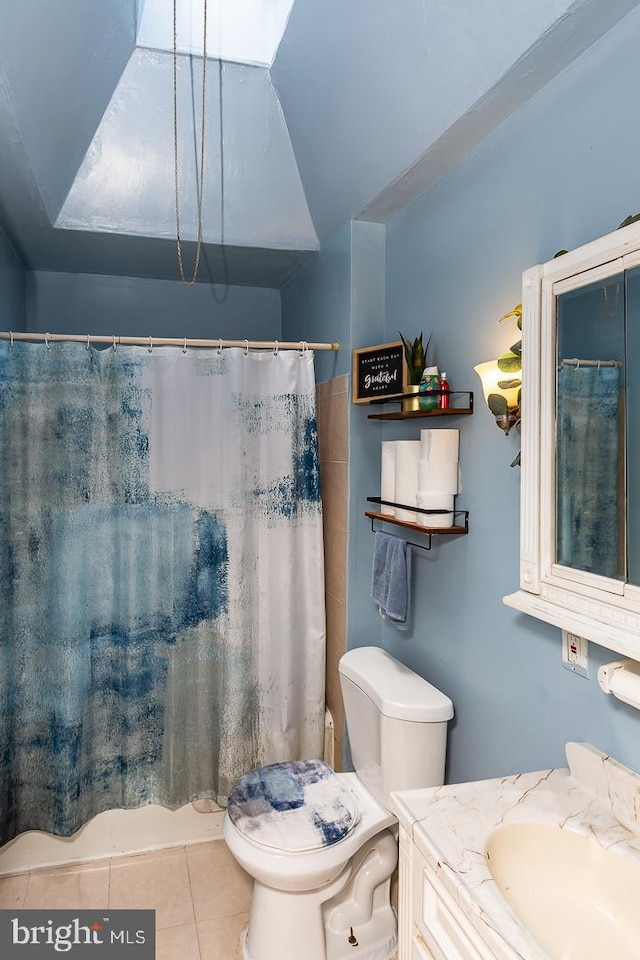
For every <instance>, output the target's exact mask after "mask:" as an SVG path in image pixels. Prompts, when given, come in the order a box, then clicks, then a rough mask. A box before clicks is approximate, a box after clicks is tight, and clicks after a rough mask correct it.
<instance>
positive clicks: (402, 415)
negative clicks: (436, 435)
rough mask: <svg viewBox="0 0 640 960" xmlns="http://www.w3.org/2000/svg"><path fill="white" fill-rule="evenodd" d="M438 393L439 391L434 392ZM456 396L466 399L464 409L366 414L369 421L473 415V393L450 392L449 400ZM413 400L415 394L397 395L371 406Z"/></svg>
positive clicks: (450, 408)
mask: <svg viewBox="0 0 640 960" xmlns="http://www.w3.org/2000/svg"><path fill="white" fill-rule="evenodd" d="M434 392H435V393H438V392H439V391H437V390H436V391H434ZM456 394H460V395H461V396H464V397H467V406H465V407H447V408H446V409H445V410H442V409H441V408H440V407H436V408H435V409H433V410H402V409H400V410H392V411H391V412H390V413H368V414H367V417H368V419H369V420H413V419H414V418H418V417H468V416H470V415H471V414H472V413H473V392H472V391H471V390H450V391H449V398H451V397H454V396H455V395H456ZM410 397H411V398H414V397H415V394H409V393H406V394H404V395H402V394H398V395H396V396H394V397H386V398H385V399H384V400H372V401H371V405H372V406H375V405H382V404H387V403H399V404H402V401H403V400H407V399H408V398H410Z"/></svg>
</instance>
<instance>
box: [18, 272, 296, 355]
mask: <svg viewBox="0 0 640 960" xmlns="http://www.w3.org/2000/svg"><path fill="white" fill-rule="evenodd" d="M220 301H222V302H220ZM26 314H27V329H28V330H29V331H31V332H36V333H37V332H40V333H44V332H45V331H49V332H50V333H92V334H96V335H100V334H105V335H110V334H122V335H126V336H141V337H145V336H151V335H153V336H155V337H202V338H208V337H211V338H217V337H223V338H227V337H228V338H231V339H237V338H244V337H247V339H250V340H251V339H256V340H272V339H275V338H278V339H280V338H281V333H280V294H279V292H278V291H277V290H272V289H269V288H265V287H239V286H229V287H227V288H226V293H225V288H224V287H223V286H222V285H221V284H216V286H215V287H212V286H211V285H210V284H208V283H196V284H194V285H193V286H192V287H186V286H184V284H182V283H178V282H174V281H171V280H142V279H139V278H136V277H106V276H96V275H94V274H74V273H45V272H41V271H36V272H33V273H29V274H28V275H27V310H26Z"/></svg>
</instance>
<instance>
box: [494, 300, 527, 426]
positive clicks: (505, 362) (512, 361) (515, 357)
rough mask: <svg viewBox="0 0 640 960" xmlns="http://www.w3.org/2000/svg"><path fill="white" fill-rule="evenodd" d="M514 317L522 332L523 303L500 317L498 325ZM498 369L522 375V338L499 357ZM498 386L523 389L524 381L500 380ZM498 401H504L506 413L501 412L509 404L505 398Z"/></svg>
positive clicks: (514, 378)
mask: <svg viewBox="0 0 640 960" xmlns="http://www.w3.org/2000/svg"><path fill="white" fill-rule="evenodd" d="M512 317H513V318H514V319H515V321H516V323H517V325H518V330H522V304H521V303H519V304H518V305H517V306H516V307H514V308H513V310H510V311H509V313H505V314H504V316H502V317H500V319H499V320H498V323H502V321H503V320H510V319H511V318H512ZM498 368H499V369H500V370H502V372H503V373H510V374H516V373H520V371H521V370H522V338H521V339H520V340H518V341H517V343H513V344H512V345H511V346H510V347H509V349H508V350H506V351H505V353H503V354H501V355H500V356H499V357H498ZM498 386H499V387H500V389H501V390H512V389H514V388H515V387H519V388H521V387H522V380H521V379H520V377H513V376H512V377H511V378H509V379H505V380H500V381H499V383H498ZM491 399H492V398H491ZM496 400H500V401H502V404H504V407H505V409H504V411H501V412H503V413H506V406H507V404H506V400H505V399H504V397H499V396H497V397H496ZM502 404H500V406H502ZM518 405H520V389H519V390H518ZM489 407H490V409H491V412H492V413H493V414H494V415H495V414H496V413H497V411H496V410H494V409H493V407H492V406H491V404H489Z"/></svg>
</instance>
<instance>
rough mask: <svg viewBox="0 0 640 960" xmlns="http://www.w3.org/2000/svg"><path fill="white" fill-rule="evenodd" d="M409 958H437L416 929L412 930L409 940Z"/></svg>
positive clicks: (414, 959) (422, 959)
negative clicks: (411, 937) (410, 939)
mask: <svg viewBox="0 0 640 960" xmlns="http://www.w3.org/2000/svg"><path fill="white" fill-rule="evenodd" d="M411 960H438V958H437V957H435V956H434V955H433V954H432V953H431V950H429V947H428V946H427V945H426V943H425V942H424V939H423V938H422V936H421V935H420V934H419V933H418V932H417V931H416V932H414V934H413V939H412V941H411Z"/></svg>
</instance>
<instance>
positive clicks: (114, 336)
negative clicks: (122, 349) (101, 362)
mask: <svg viewBox="0 0 640 960" xmlns="http://www.w3.org/2000/svg"><path fill="white" fill-rule="evenodd" d="M117 349H118V344H117V341H116V335H115V333H114V335H113V352H114V353H115V352H116V350H117Z"/></svg>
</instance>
